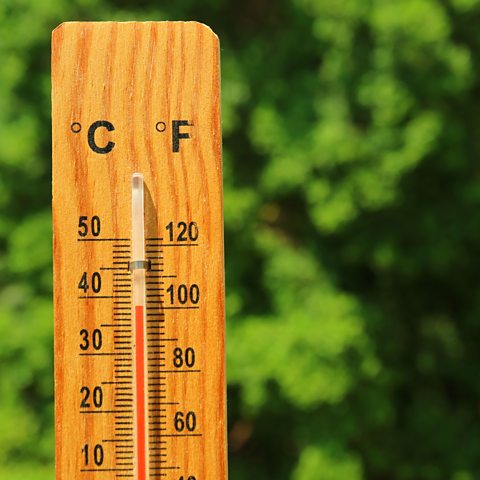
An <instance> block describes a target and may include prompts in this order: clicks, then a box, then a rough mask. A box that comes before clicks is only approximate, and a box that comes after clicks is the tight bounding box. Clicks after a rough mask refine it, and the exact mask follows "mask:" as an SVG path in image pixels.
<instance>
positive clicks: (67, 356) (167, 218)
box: [52, 22, 227, 480]
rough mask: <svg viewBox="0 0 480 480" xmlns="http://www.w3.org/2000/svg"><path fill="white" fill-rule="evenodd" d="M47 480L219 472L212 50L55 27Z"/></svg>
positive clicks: (220, 351)
mask: <svg viewBox="0 0 480 480" xmlns="http://www.w3.org/2000/svg"><path fill="white" fill-rule="evenodd" d="M52 48H53V50H52V77H53V94H52V96H53V100H52V101H53V228H54V277H55V278H54V288H55V423H56V478H57V480H75V479H85V480H90V479H105V480H110V479H128V478H132V479H135V480H147V479H148V480H152V479H161V480H225V479H226V477H227V473H226V441H225V438H226V433H225V427H226V425H225V424H226V419H225V368H224V367H225V357H224V335H225V329H224V265H223V217H222V169H221V131H220V87H219V45H218V39H217V37H216V36H215V34H213V33H212V31H211V30H210V29H209V28H207V27H205V26H204V25H201V24H198V23H194V22H191V23H190V22H188V23H183V22H161V23H155V22H148V23H136V22H128V23H111V22H108V23H65V24H62V25H61V26H60V27H58V28H57V29H56V30H55V31H54V33H53V47H52Z"/></svg>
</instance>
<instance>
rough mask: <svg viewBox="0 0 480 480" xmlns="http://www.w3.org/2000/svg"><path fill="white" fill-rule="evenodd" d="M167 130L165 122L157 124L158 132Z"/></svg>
mask: <svg viewBox="0 0 480 480" xmlns="http://www.w3.org/2000/svg"><path fill="white" fill-rule="evenodd" d="M166 128H167V125H166V123H165V122H157V124H156V125H155V129H156V130H157V132H160V133H161V132H164V131H165V129H166Z"/></svg>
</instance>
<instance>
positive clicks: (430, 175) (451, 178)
mask: <svg viewBox="0 0 480 480" xmlns="http://www.w3.org/2000/svg"><path fill="white" fill-rule="evenodd" d="M189 19H192V20H197V21H201V22H205V23H207V24H209V25H210V26H211V27H212V28H213V29H214V30H215V31H216V33H217V34H218V35H219V36H220V39H221V45H222V82H223V105H222V110H223V112H222V114H223V135H224V163H225V179H224V185H225V187H224V188H225V243H226V268H227V328H228V408H229V412H228V413H229V464H230V479H231V480H251V479H255V480H257V479H261V480H272V479H275V480H287V479H289V480H290V479H291V480H360V479H366V480H367V479H368V480H474V479H480V378H479V376H480V295H479V290H480V272H479V266H480V111H479V106H480V29H479V25H480V1H479V0H401V1H388V0H270V1H269V0H243V1H228V0H202V1H199V0H177V1H163V0H157V1H153V0H137V1H133V0H132V1H128V0H123V1H122V0H76V1H72V0H41V1H36V0H1V3H0V479H8V480H18V479H22V480H30V479H32V480H47V479H48V480H53V452H54V438H53V338H52V334H53V333H52V332H53V312H52V272H51V271H52V266H51V264H52V259H51V211H50V209H51V206H50V201H51V184H50V182H51V167H50V164H51V148H50V71H49V70H50V58H49V55H50V33H51V30H52V29H53V28H54V27H55V26H56V25H57V24H59V23H60V22H62V21H65V20H189ZM65 480H67V479H65Z"/></svg>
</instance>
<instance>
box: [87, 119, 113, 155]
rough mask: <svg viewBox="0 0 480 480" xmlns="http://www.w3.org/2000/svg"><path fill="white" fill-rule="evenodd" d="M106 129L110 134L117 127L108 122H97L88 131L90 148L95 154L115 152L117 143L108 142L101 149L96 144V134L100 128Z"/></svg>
mask: <svg viewBox="0 0 480 480" xmlns="http://www.w3.org/2000/svg"><path fill="white" fill-rule="evenodd" d="M101 127H103V128H106V129H107V130H108V131H109V132H112V131H113V130H115V127H114V126H113V125H112V124H111V123H110V122H109V121H107V120H97V121H96V122H93V123H92V124H91V125H90V128H89V129H88V146H89V147H90V148H91V149H92V150H93V151H94V152H95V153H101V154H106V153H109V152H111V151H112V150H113V147H114V146H115V142H108V143H107V144H106V145H105V146H104V147H99V146H98V145H97V144H96V142H95V132H96V131H97V129H98V128H101Z"/></svg>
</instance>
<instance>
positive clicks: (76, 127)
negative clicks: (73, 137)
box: [70, 122, 82, 133]
mask: <svg viewBox="0 0 480 480" xmlns="http://www.w3.org/2000/svg"><path fill="white" fill-rule="evenodd" d="M70 129H71V130H72V132H73V133H79V132H80V130H81V129H82V126H81V125H80V124H79V123H78V122H73V123H72V124H71V125H70Z"/></svg>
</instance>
